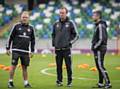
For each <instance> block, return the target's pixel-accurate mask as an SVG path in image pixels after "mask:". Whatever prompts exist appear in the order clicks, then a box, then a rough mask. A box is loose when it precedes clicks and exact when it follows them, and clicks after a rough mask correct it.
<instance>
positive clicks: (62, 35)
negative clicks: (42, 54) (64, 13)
mask: <svg viewBox="0 0 120 89" xmlns="http://www.w3.org/2000/svg"><path fill="white" fill-rule="evenodd" d="M77 39H78V33H77V30H76V26H75V24H74V22H73V21H72V20H69V18H68V17H67V18H66V20H65V21H61V20H58V21H56V22H55V24H54V25H53V32H52V45H53V46H54V47H55V48H69V47H71V45H72V44H73V43H74V42H75V41H76V40H77Z"/></svg>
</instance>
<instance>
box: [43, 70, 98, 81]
mask: <svg viewBox="0 0 120 89" xmlns="http://www.w3.org/2000/svg"><path fill="white" fill-rule="evenodd" d="M53 69H55V68H45V69H42V70H41V73H42V74H44V75H48V76H57V75H56V74H53V73H48V72H47V71H48V70H53ZM64 78H67V77H66V76H64ZM72 78H73V79H79V80H96V79H92V78H83V77H79V78H77V77H72Z"/></svg>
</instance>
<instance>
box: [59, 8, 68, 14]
mask: <svg viewBox="0 0 120 89" xmlns="http://www.w3.org/2000/svg"><path fill="white" fill-rule="evenodd" d="M60 9H65V10H66V13H68V9H67V8H66V7H61V8H60Z"/></svg>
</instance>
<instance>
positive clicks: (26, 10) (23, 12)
mask: <svg viewBox="0 0 120 89" xmlns="http://www.w3.org/2000/svg"><path fill="white" fill-rule="evenodd" d="M23 13H27V14H28V15H29V11H27V10H25V11H22V13H21V15H22V14H23Z"/></svg>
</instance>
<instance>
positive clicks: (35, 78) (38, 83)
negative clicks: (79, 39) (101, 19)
mask: <svg viewBox="0 0 120 89" xmlns="http://www.w3.org/2000/svg"><path fill="white" fill-rule="evenodd" d="M72 58H73V60H72V61H73V65H72V67H73V77H75V79H73V86H72V87H71V89H92V86H94V85H95V84H96V83H97V79H98V74H97V71H96V72H94V71H90V70H89V69H90V68H91V67H94V66H95V64H94V60H93V56H92V55H90V56H87V55H73V57H72ZM10 62H11V60H10V57H9V56H7V55H0V64H3V65H6V66H10ZM54 62H55V59H54V56H53V55H50V54H48V55H40V54H36V55H34V57H33V58H32V59H31V63H30V66H29V68H28V72H29V81H30V84H31V85H32V89H57V88H58V87H57V86H56V83H55V81H56V76H50V75H45V74H42V73H41V70H43V69H45V68H52V69H51V70H48V71H47V72H48V73H52V74H56V71H55V68H54V67H49V66H48V65H49V63H54ZM19 63H20V62H19ZM78 64H88V65H89V68H86V69H82V68H77V65H78ZM118 66H120V56H117V55H110V54H107V55H106V57H105V67H106V69H107V70H108V73H109V76H110V79H111V83H112V85H113V88H112V89H120V70H116V67H118ZM63 70H64V71H63V74H64V76H66V70H65V69H63ZM8 73H9V72H8V71H5V70H2V69H0V89H8V88H7V82H8V78H9V74H8ZM78 78H88V79H89V78H90V79H95V80H81V79H78ZM63 81H64V82H63V83H64V85H63V86H62V87H59V89H68V87H66V83H67V79H66V78H64V79H63ZM14 85H15V88H14V89H24V86H23V79H22V71H21V69H20V68H19V67H18V68H17V70H16V73H15V77H14Z"/></svg>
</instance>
